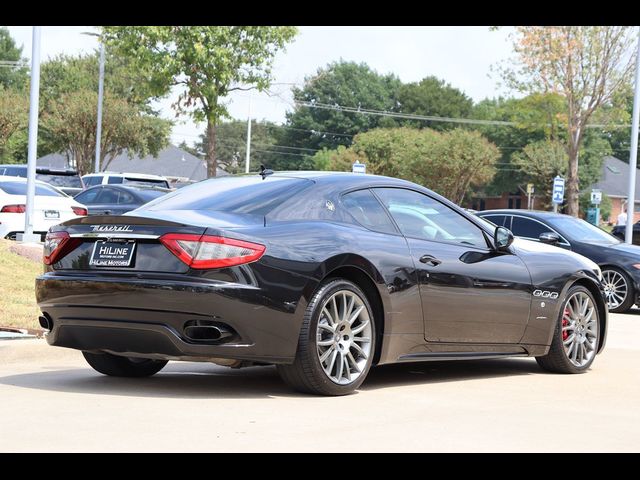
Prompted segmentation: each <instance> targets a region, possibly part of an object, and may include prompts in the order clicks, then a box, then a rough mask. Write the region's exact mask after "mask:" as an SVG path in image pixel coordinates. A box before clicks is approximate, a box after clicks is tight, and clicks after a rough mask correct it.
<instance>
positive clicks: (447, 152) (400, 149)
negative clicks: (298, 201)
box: [314, 127, 500, 203]
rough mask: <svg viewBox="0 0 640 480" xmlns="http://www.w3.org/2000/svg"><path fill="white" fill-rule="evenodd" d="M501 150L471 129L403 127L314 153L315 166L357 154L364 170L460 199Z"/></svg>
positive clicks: (490, 169) (483, 178)
mask: <svg viewBox="0 0 640 480" xmlns="http://www.w3.org/2000/svg"><path fill="white" fill-rule="evenodd" d="M499 156H500V153H499V151H498V149H497V148H496V147H495V145H493V144H492V143H490V142H489V141H487V139H486V138H484V137H483V136H482V135H481V134H480V133H478V132H475V131H470V130H466V129H462V128H457V129H455V130H451V131H447V132H438V131H435V130H431V129H422V130H418V129H414V128H407V127H402V128H392V129H382V128H381V129H374V130H370V131H368V132H365V133H361V134H359V135H357V136H356V137H355V138H354V142H353V145H352V146H351V147H350V148H345V147H344V146H343V147H338V149H336V150H334V151H333V152H331V151H321V152H318V153H316V155H315V157H314V158H315V161H316V165H317V166H319V167H323V166H327V165H328V168H329V169H331V170H342V171H349V170H351V165H352V164H353V163H354V162H355V160H359V161H360V162H364V163H366V164H367V171H368V172H371V173H375V174H379V175H388V176H392V177H399V178H404V179H406V180H410V181H412V182H416V183H419V184H422V185H425V186H426V187H428V188H431V189H432V190H435V191H436V192H438V193H440V194H442V195H444V196H445V197H448V198H450V199H451V200H453V201H455V202H458V203H460V202H461V201H462V200H463V198H464V196H465V194H466V193H467V190H468V189H469V187H470V186H475V185H479V184H483V183H486V182H488V181H490V180H491V178H492V177H493V175H494V174H495V163H496V161H497V159H498V158H499Z"/></svg>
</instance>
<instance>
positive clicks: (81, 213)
mask: <svg viewBox="0 0 640 480" xmlns="http://www.w3.org/2000/svg"><path fill="white" fill-rule="evenodd" d="M71 210H73V213H75V214H76V215H79V216H87V215H89V212H88V211H87V209H86V208H82V207H71Z"/></svg>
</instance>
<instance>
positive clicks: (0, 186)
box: [0, 181, 64, 197]
mask: <svg viewBox="0 0 640 480" xmlns="http://www.w3.org/2000/svg"><path fill="white" fill-rule="evenodd" d="M0 190H2V191H3V192H5V193H8V194H9V195H26V194H27V182H19V181H16V182H0ZM36 195H40V196H43V197H62V196H64V195H62V194H61V193H58V192H57V191H55V190H54V189H53V188H52V187H49V186H48V185H41V184H38V183H36Z"/></svg>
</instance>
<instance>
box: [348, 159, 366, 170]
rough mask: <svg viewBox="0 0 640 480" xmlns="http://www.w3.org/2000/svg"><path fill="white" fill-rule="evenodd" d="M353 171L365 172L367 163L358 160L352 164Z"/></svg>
mask: <svg viewBox="0 0 640 480" xmlns="http://www.w3.org/2000/svg"><path fill="white" fill-rule="evenodd" d="M351 171H352V172H353V173H367V165H366V163H360V162H359V161H358V160H356V161H355V163H354V164H353V166H352V170H351Z"/></svg>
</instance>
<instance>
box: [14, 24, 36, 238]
mask: <svg viewBox="0 0 640 480" xmlns="http://www.w3.org/2000/svg"><path fill="white" fill-rule="evenodd" d="M39 100H40V27H33V33H32V45H31V87H30V92H29V147H28V148H29V150H28V154H27V202H26V209H25V216H24V234H23V235H22V237H21V238H18V240H21V241H23V242H39V241H40V235H34V233H33V202H34V200H35V194H36V160H37V155H38V104H39Z"/></svg>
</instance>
